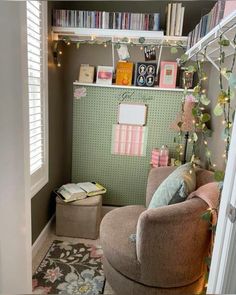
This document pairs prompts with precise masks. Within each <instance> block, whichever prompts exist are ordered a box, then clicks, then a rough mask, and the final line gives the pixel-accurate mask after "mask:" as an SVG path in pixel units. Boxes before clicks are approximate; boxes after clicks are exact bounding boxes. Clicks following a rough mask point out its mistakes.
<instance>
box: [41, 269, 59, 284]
mask: <svg viewBox="0 0 236 295" xmlns="http://www.w3.org/2000/svg"><path fill="white" fill-rule="evenodd" d="M60 277H63V274H62V273H61V272H60V268H59V267H58V266H57V267H56V268H51V269H48V270H47V273H46V275H45V276H44V279H47V280H49V281H50V282H51V283H54V282H55V281H56V280H57V279H59V278H60Z"/></svg>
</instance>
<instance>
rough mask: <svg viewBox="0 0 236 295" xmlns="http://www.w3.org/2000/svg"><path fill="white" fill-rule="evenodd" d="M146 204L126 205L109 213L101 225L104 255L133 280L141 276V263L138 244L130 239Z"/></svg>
mask: <svg viewBox="0 0 236 295" xmlns="http://www.w3.org/2000/svg"><path fill="white" fill-rule="evenodd" d="M143 211H145V207H144V206H126V207H122V208H117V209H114V210H112V211H111V212H109V213H107V214H106V215H105V217H104V218H103V220H102V222H101V226H100V240H101V245H102V247H103V251H104V256H105V257H106V259H107V260H108V261H109V263H110V264H111V265H112V266H113V268H114V269H116V270H117V271H118V272H120V273H122V274H124V275H125V276H127V277H129V278H130V279H133V280H138V279H139V278H140V264H139V262H138V260H137V255H136V244H135V243H134V242H132V241H131V240H130V239H129V236H130V235H131V234H132V233H135V232H136V226H137V222H138V218H139V216H140V214H141V213H142V212H143Z"/></svg>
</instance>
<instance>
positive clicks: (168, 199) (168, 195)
mask: <svg viewBox="0 0 236 295" xmlns="http://www.w3.org/2000/svg"><path fill="white" fill-rule="evenodd" d="M195 188H196V174H195V171H194V169H193V167H192V164H191V163H187V164H184V165H181V166H179V167H178V168H177V169H176V170H175V171H174V172H172V173H171V174H170V175H169V176H168V177H167V178H166V179H165V180H164V181H163V182H162V183H161V184H160V186H159V187H158V188H157V190H156V192H155V193H154V195H153V197H152V200H151V202H150V204H149V206H148V208H157V207H162V206H166V205H171V204H175V203H179V202H182V201H184V200H185V199H186V198H187V196H188V195H189V194H190V193H191V192H192V191H194V190H195Z"/></svg>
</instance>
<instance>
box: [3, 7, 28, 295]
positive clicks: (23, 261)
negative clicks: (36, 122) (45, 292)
mask: <svg viewBox="0 0 236 295" xmlns="http://www.w3.org/2000/svg"><path fill="white" fill-rule="evenodd" d="M24 12H25V1H9V2H8V1H1V2H0V36H1V42H0V167H1V170H0V187H1V195H0V293H1V294H25V293H32V291H31V284H32V283H31V218H30V199H29V198H28V197H29V194H28V189H27V188H28V184H29V182H28V180H29V177H28V174H27V173H25V171H27V170H26V168H27V167H28V161H26V160H25V159H26V157H25V154H26V152H27V149H25V147H26V146H27V144H26V145H25V142H24V141H25V140H24V138H25V135H24V124H26V123H27V122H25V121H24V117H25V115H26V118H27V105H25V101H26V97H25V95H24V94H25V93H24V91H25V87H26V79H25V74H26V73H25V72H24V70H25V69H24V67H23V65H25V64H24V62H25V56H26V47H25V41H26V35H25V33H26V32H25V26H24ZM22 13H23V14H22ZM23 57H24V58H23Z"/></svg>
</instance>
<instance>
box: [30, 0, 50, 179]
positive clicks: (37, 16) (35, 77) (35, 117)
mask: <svg viewBox="0 0 236 295" xmlns="http://www.w3.org/2000/svg"><path fill="white" fill-rule="evenodd" d="M43 2H45V1H26V3H27V4H26V5H27V6H26V7H27V56H28V97H29V144H30V174H31V176H32V175H33V174H35V173H38V172H37V171H39V170H40V169H43V168H44V167H43V166H44V165H45V164H46V158H47V155H46V151H47V148H46V141H47V138H46V134H47V130H46V127H47V122H46V120H47V114H46V109H47V107H46V103H47V99H46V89H45V77H47V75H45V72H46V71H47V69H46V67H45V58H46V57H47V56H45V49H46V48H45V41H46V40H45V39H44V38H46V36H45V28H44V21H43V20H44V17H45V16H44V15H43V13H44V14H45V13H46V11H44V10H43V4H44V3H43ZM46 83H47V82H46ZM38 174H39V177H42V176H43V173H42V171H41V172H40V173H38ZM37 181H38V180H36V182H37Z"/></svg>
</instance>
